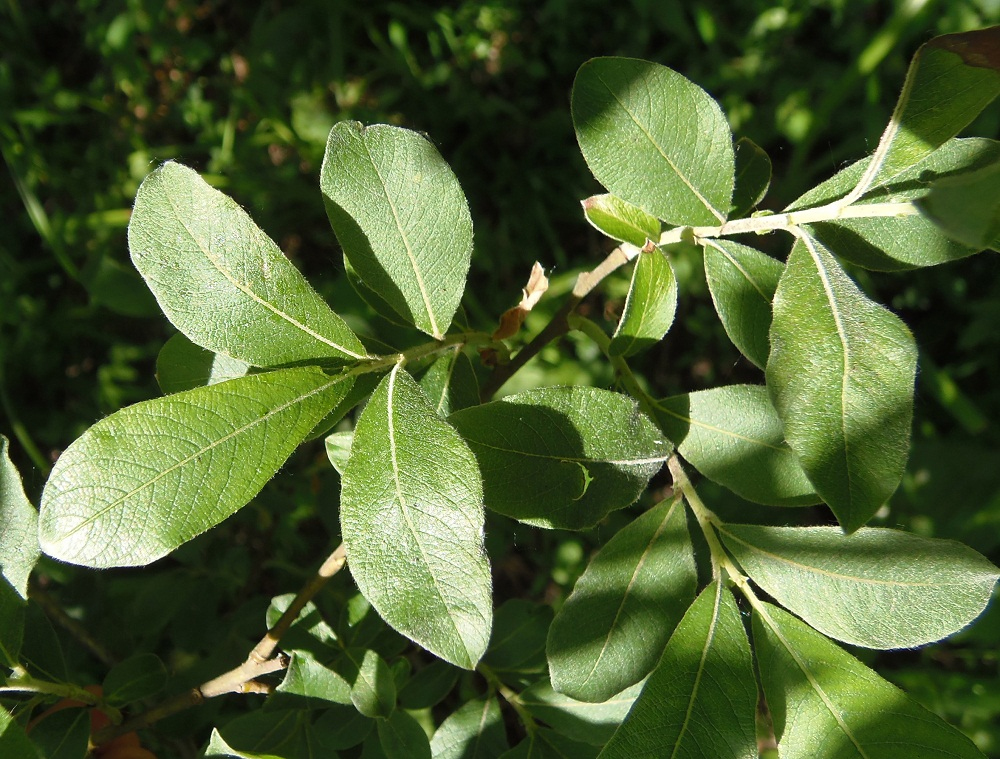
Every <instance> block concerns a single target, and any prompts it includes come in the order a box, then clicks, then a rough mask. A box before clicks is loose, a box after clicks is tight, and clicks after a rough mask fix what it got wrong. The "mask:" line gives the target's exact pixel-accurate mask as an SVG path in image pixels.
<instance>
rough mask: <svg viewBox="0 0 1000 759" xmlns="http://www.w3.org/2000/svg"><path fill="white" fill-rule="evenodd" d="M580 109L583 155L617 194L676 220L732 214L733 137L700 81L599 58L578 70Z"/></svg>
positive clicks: (698, 221) (715, 221) (575, 98)
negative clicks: (698, 83) (730, 208)
mask: <svg viewBox="0 0 1000 759" xmlns="http://www.w3.org/2000/svg"><path fill="white" fill-rule="evenodd" d="M572 110H573V125H574V127H575V128H576V138H577V141H578V142H579V143H580V149H581V150H582V151H583V157H584V158H585V159H586V161H587V165H588V166H589V167H590V170H591V172H593V174H594V176H595V177H596V178H597V181H599V182H600V183H601V184H603V185H604V186H605V187H607V188H608V190H610V191H611V192H612V193H614V194H615V195H617V196H618V197H620V198H622V199H623V200H625V201H627V202H628V203H631V204H632V205H635V206H638V207H639V208H641V209H643V210H644V211H647V212H649V213H651V214H652V215H653V216H655V217H657V218H658V219H663V220H664V221H666V222H667V223H669V224H689V225H719V224H721V223H722V222H724V221H725V220H726V213H727V212H728V210H729V206H730V200H731V198H732V195H733V182H734V176H735V167H734V158H733V140H732V135H731V133H730V131H729V125H728V123H727V122H726V117H725V115H724V114H723V113H722V109H721V108H719V104H718V103H716V102H715V100H713V99H712V97H711V96H710V95H709V94H708V93H707V92H705V91H704V90H703V89H701V88H700V87H699V86H698V85H696V84H694V83H693V82H691V81H689V80H688V79H685V78H684V77H683V76H681V75H680V74H678V73H677V72H676V71H673V70H671V69H668V68H667V67H666V66H660V65H658V64H656V63H649V62H648V61H640V60H636V59H634V58H594V59H593V60H590V61H587V62H586V63H585V64H583V66H581V67H580V70H579V72H577V75H576V80H575V81H574V83H573V94H572Z"/></svg>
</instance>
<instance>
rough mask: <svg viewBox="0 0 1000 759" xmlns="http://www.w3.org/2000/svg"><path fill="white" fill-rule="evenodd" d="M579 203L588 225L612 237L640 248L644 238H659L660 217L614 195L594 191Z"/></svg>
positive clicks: (655, 239)
mask: <svg viewBox="0 0 1000 759" xmlns="http://www.w3.org/2000/svg"><path fill="white" fill-rule="evenodd" d="M582 205H583V215H584V216H585V217H586V219H587V221H588V222H590V225H591V226H592V227H594V229H596V230H597V231H598V232H602V233H604V234H606V235H607V236H608V237H610V238H612V239H614V240H618V241H620V242H628V243H631V244H632V245H635V246H636V247H637V248H642V247H644V246H645V245H646V242H647V241H649V240H652V241H653V242H656V241H657V240H659V239H660V228H661V226H662V225H661V224H660V220H659V219H657V218H656V217H655V216H651V215H650V214H648V213H646V212H645V211H643V210H642V209H641V208H637V207H636V206H634V205H632V204H631V203H627V202H625V201H624V200H622V199H621V198H619V197H617V196H615V195H611V194H610V193H607V194H604V195H594V196H593V197H590V198H587V199H586V200H584V201H582Z"/></svg>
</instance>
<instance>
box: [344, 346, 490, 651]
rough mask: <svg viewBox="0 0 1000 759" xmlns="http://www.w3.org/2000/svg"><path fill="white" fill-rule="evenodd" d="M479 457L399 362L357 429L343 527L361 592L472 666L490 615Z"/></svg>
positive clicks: (389, 616)
mask: <svg viewBox="0 0 1000 759" xmlns="http://www.w3.org/2000/svg"><path fill="white" fill-rule="evenodd" d="M480 482H481V481H480V478H479V470H478V468H477V467H476V459H475V457H474V456H473V454H472V451H470V450H469V448H468V446H466V445H465V443H464V442H463V441H462V439H461V438H460V437H459V436H458V433H456V432H455V430H453V429H452V428H451V427H450V426H449V425H448V424H447V423H446V422H445V421H443V420H442V419H441V418H440V417H438V415H437V412H436V410H435V408H434V406H433V405H432V404H431V402H430V401H429V400H428V399H427V396H426V395H424V393H423V391H422V390H421V389H420V386H419V385H417V383H416V382H415V381H414V380H413V379H412V378H411V377H410V375H409V374H407V373H406V372H404V371H402V369H401V368H400V366H399V365H397V366H396V367H395V368H394V369H393V371H392V372H391V373H390V374H389V375H388V376H387V377H386V378H385V379H383V380H382V382H381V383H380V384H379V386H378V388H376V390H375V392H374V393H373V394H372V397H371V399H370V400H369V401H368V405H367V406H366V407H365V410H364V411H363V412H362V414H361V417H360V419H359V420H358V423H357V426H356V427H355V430H354V443H353V445H352V450H351V458H350V460H349V461H348V462H347V468H346V470H345V471H344V477H343V492H342V494H341V512H340V518H341V527H342V531H343V538H344V543H345V544H346V546H347V557H348V567H349V568H350V570H351V574H352V575H353V576H354V579H355V582H357V584H358V589H359V590H360V591H361V592H362V593H364V595H365V597H366V598H367V599H368V600H369V601H371V604H372V606H374V607H375V609H376V610H378V613H379V614H380V615H381V616H382V618H383V619H385V621H386V622H388V623H389V624H390V625H391V626H392V627H394V628H395V629H396V630H398V631H399V632H401V633H402V634H404V635H406V636H407V637H409V638H411V639H412V640H414V641H416V642H417V643H419V644H420V645H421V646H423V647H424V648H426V649H427V650H429V651H431V652H433V653H435V654H437V655H438V656H440V657H441V658H442V659H445V660H446V661H450V662H451V663H452V664H455V665H456V666H459V667H463V668H465V669H472V668H473V667H475V665H476V662H478V661H479V659H480V657H482V655H483V652H484V651H485V650H486V644H487V642H488V641H489V637H490V624H491V621H492V617H493V605H492V598H491V581H490V570H489V563H488V561H487V558H486V555H485V553H484V552H483V523H484V515H483V507H482V503H483V498H482V489H481V488H482V486H481V484H480Z"/></svg>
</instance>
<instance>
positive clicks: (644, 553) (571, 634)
mask: <svg viewBox="0 0 1000 759" xmlns="http://www.w3.org/2000/svg"><path fill="white" fill-rule="evenodd" d="M696 583H697V573H696V572H695V566H694V554H693V551H692V548H691V538H690V535H689V534H688V530H687V521H686V519H685V514H684V503H683V501H682V500H681V499H679V498H676V499H673V500H667V501H664V502H662V503H661V504H659V505H658V506H656V507H655V508H653V509H650V510H649V511H647V512H646V513H645V514H643V515H642V516H640V517H639V518H637V519H636V520H634V521H633V522H632V523H631V524H629V525H627V526H626V527H624V528H622V529H621V530H619V531H618V533H617V534H616V535H615V536H614V537H612V538H611V540H609V541H608V542H607V544H606V545H605V546H604V547H603V548H602V549H601V550H600V551H599V552H598V553H597V555H596V556H594V558H593V559H591V561H590V564H589V565H588V566H587V570H586V571H585V572H584V573H583V576H582V577H580V579H579V580H577V583H576V587H574V588H573V592H572V593H571V594H570V596H569V598H567V599H566V603H565V604H564V605H563V607H562V608H561V609H560V610H559V613H558V614H556V616H555V619H554V620H553V622H552V627H551V628H549V636H548V644H547V649H548V659H549V670H550V673H551V677H552V685H553V687H555V689H556V690H558V691H559V692H561V693H565V694H567V695H569V696H572V697H573V698H575V699H579V700H581V701H593V702H600V701H606V700H607V699H609V698H611V697H612V696H613V695H614V694H616V693H618V692H619V691H621V690H623V689H625V688H626V687H628V686H629V685H632V684H633V683H636V682H638V681H639V680H641V679H642V678H643V677H645V676H646V675H647V674H649V672H650V670H651V669H652V668H653V667H654V666H655V665H656V661H657V660H658V659H659V658H660V654H662V653H663V647H664V646H665V645H666V643H667V640H668V639H669V638H670V634H671V633H672V632H673V630H674V627H675V626H676V624H677V622H678V621H680V618H681V616H682V615H683V613H684V610H685V609H687V607H688V606H690V605H691V601H692V600H694V592H695V586H696Z"/></svg>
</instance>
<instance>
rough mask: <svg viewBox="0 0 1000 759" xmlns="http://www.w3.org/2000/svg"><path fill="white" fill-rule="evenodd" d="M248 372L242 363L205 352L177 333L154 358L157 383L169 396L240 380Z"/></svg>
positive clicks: (245, 365) (246, 366)
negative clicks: (204, 386)
mask: <svg viewBox="0 0 1000 759" xmlns="http://www.w3.org/2000/svg"><path fill="white" fill-rule="evenodd" d="M249 369H250V365H249V364H247V363H246V362H245V361H239V360H237V359H235V358H230V357H229V356H227V355H225V354H224V353H212V351H210V350H205V349H204V348H202V347H201V346H198V345H195V344H194V343H192V342H191V341H190V340H188V339H187V338H186V337H185V336H184V334H183V333H181V332H178V333H177V334H176V335H174V336H173V337H171V338H170V339H169V340H167V342H165V343H164V344H163V347H162V348H160V352H159V353H158V354H157V356H156V383H157V384H158V385H159V386H160V390H162V391H163V393H164V395H170V394H171V393H180V392H183V391H184V390H191V389H193V388H196V387H202V386H203V385H217V384H219V383H220V382H225V381H226V380H231V379H236V378H237V377H243V376H245V375H246V373H247V371H248V370H249Z"/></svg>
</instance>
